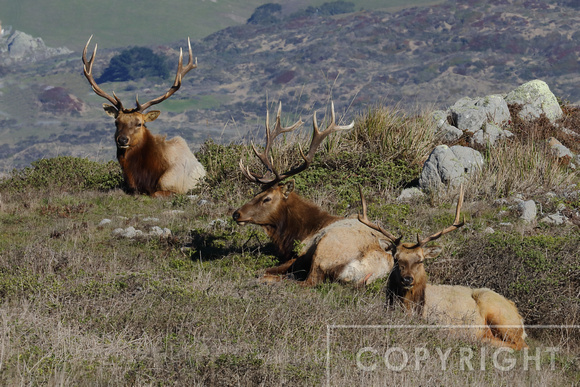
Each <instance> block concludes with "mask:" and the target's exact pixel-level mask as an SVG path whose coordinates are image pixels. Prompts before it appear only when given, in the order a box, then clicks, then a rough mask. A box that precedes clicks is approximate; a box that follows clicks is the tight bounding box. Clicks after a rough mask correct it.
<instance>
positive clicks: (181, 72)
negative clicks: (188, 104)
mask: <svg viewBox="0 0 580 387" xmlns="http://www.w3.org/2000/svg"><path fill="white" fill-rule="evenodd" d="M187 46H188V48H189V59H188V62H187V65H186V66H185V67H183V49H181V48H180V49H179V61H178V63H177V74H175V81H174V82H173V85H172V86H171V87H170V88H169V90H167V93H165V94H163V95H162V96H160V97H157V98H155V99H152V100H151V101H149V102H146V103H144V104H143V105H141V104H140V103H139V98H135V102H136V103H137V111H139V112H143V111H144V110H146V109H148V108H149V107H151V106H152V105H155V104H158V103H160V102H163V101H165V100H166V99H167V98H169V97H171V96H172V95H173V93H175V92H176V91H177V90H179V88H180V87H181V80H182V78H183V77H184V76H185V74H187V73H188V72H189V71H190V70H193V69H195V68H197V58H195V59H194V58H193V52H192V51H191V41H190V40H189V37H188V38H187Z"/></svg>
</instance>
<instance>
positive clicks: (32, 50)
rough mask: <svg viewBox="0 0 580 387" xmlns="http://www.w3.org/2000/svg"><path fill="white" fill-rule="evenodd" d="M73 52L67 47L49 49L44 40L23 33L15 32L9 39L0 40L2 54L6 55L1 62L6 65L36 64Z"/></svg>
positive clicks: (0, 56)
mask: <svg viewBox="0 0 580 387" xmlns="http://www.w3.org/2000/svg"><path fill="white" fill-rule="evenodd" d="M72 52H73V51H71V50H69V49H68V48H66V47H61V48H51V47H47V46H46V45H45V44H44V41H43V40H42V38H33V37H32V36H30V35H28V34H26V33H24V32H22V31H14V32H12V33H11V34H9V35H8V36H7V37H2V38H0V53H2V54H4V55H0V60H1V61H2V62H3V63H5V64H12V63H16V62H34V61H37V60H42V59H46V58H50V57H52V56H56V55H65V54H70V53H72Z"/></svg>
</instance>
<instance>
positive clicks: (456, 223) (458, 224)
mask: <svg viewBox="0 0 580 387" xmlns="http://www.w3.org/2000/svg"><path fill="white" fill-rule="evenodd" d="M462 205H463V184H462V185H461V186H460V187H459V199H458V200H457V207H456V208H455V220H454V221H453V224H452V225H451V226H449V227H447V228H445V229H443V230H441V231H439V232H438V233H435V234H433V235H431V236H429V237H427V238H425V239H423V240H419V235H417V245H418V246H423V245H425V244H426V243H427V242H431V241H433V240H435V239H437V238H439V237H441V236H443V235H445V234H447V233H449V232H451V231H454V230H457V229H458V228H459V227H461V226H463V225H464V224H465V215H463V221H461V222H460V221H459V219H460V218H461V206H462Z"/></svg>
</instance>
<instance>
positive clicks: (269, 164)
mask: <svg viewBox="0 0 580 387" xmlns="http://www.w3.org/2000/svg"><path fill="white" fill-rule="evenodd" d="M281 112H282V103H280V106H279V108H278V114H277V115H276V126H275V127H274V130H273V131H270V126H269V115H268V113H266V146H265V148H264V151H263V152H262V153H260V152H258V151H257V150H256V147H255V146H254V144H252V148H253V149H254V153H255V154H256V156H257V157H258V158H259V159H260V161H261V162H262V164H264V166H265V167H266V168H267V169H268V171H269V172H271V173H272V174H273V175H274V176H273V177H270V178H267V177H265V176H264V175H258V174H256V173H253V172H250V170H249V169H248V168H247V167H245V166H244V164H243V162H242V160H241V159H240V168H241V170H242V173H243V174H244V176H246V178H248V180H250V181H251V182H253V183H258V184H261V185H263V186H265V188H267V187H271V186H273V185H274V184H276V183H278V182H280V181H282V180H284V179H286V178H288V177H290V176H294V175H296V174H298V173H300V172H302V171H304V170H305V169H306V168H308V167H309V166H310V163H312V160H313V159H314V155H315V153H316V150H317V149H318V147H319V146H320V144H321V143H322V141H323V140H324V139H325V138H326V137H328V136H329V135H330V134H332V133H335V132H339V131H344V130H349V129H352V128H353V127H354V122H352V123H351V124H350V125H345V126H339V125H337V124H336V118H335V113H334V103H332V104H331V121H330V123H329V124H328V126H327V127H326V129H325V130H324V131H320V130H319V128H318V123H317V120H316V112H314V115H313V132H312V140H311V141H310V147H309V149H308V153H307V154H306V155H305V154H304V152H303V151H302V148H301V147H300V155H301V156H302V159H303V160H304V162H303V163H302V164H300V165H299V166H297V167H295V168H292V169H290V170H289V171H287V172H284V173H279V172H278V171H277V170H276V169H275V168H274V165H273V161H272V158H271V156H270V152H271V149H272V143H273V141H274V139H275V138H276V137H277V136H278V135H280V134H282V133H286V132H290V131H292V130H294V129H296V128H297V127H299V126H301V125H302V124H303V122H302V120H299V121H298V122H296V123H295V124H294V125H292V126H289V127H286V128H284V127H282V125H281V124H280V115H281Z"/></svg>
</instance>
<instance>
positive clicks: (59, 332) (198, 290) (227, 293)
mask: <svg viewBox="0 0 580 387" xmlns="http://www.w3.org/2000/svg"><path fill="white" fill-rule="evenodd" d="M379 113H380V112H379ZM373 114H374V113H373ZM361 119H362V118H361ZM357 124H360V123H359V122H357ZM406 128H407V129H406V130H416V131H420V130H426V128H425V127H424V126H423V127H421V126H419V125H410V126H407V127H406ZM409 128H411V129H409ZM359 130H360V131H361V132H359V135H360V136H357V137H346V136H345V137H341V138H339V139H336V142H335V144H334V145H335V146H333V147H323V148H322V149H321V150H320V152H319V154H318V155H317V158H316V159H315V162H314V163H313V165H312V166H311V168H309V169H308V170H306V171H305V172H303V173H302V174H301V175H299V176H297V177H296V179H297V190H298V193H299V194H301V195H303V196H306V197H307V198H309V199H311V200H313V201H315V202H317V203H318V204H320V205H322V206H323V207H325V208H326V209H328V210H329V211H330V212H332V213H334V214H341V215H354V214H356V213H357V212H358V211H359V203H358V183H361V184H362V185H363V189H364V193H365V195H366V197H367V201H368V203H369V210H368V212H369V217H370V218H371V219H372V220H375V219H377V220H378V221H382V223H383V225H384V226H385V227H386V228H387V229H388V230H390V231H393V232H396V231H400V232H401V233H404V234H405V236H406V239H410V240H412V239H413V237H414V234H415V233H421V234H425V235H427V234H429V233H432V232H435V231H438V230H440V229H441V228H442V227H444V226H446V225H448V224H449V223H450V222H451V221H452V219H453V214H454V202H453V200H454V196H456V195H455V193H453V194H449V195H447V196H445V195H443V196H442V197H441V198H438V199H435V200H432V201H431V200H430V199H429V198H425V199H419V200H416V201H414V202H412V203H399V202H397V200H396V197H397V194H398V192H400V189H401V187H402V184H403V182H406V181H411V180H413V179H414V178H416V177H417V175H418V168H417V167H416V166H415V165H412V164H411V163H409V161H408V159H405V157H409V156H410V155H412V157H413V158H414V157H416V156H415V155H417V154H420V153H421V151H418V150H417V149H410V150H409V151H408V152H403V153H401V152H399V151H396V150H395V149H394V148H393V147H390V146H389V145H390V144H384V145H386V146H381V148H380V150H378V149H379V148H378V147H375V145H376V144H377V143H378V142H379V141H378V140H379V139H381V138H382V137H381V136H380V130H379V128H372V130H368V133H370V134H369V135H364V136H363V134H364V130H365V127H361V128H359ZM373 133H374V134H373ZM377 135H378V136H379V137H378V138H377V137H375V136H377ZM361 138H365V140H361ZM276 147H277V153H276V155H277V156H278V157H277V158H276V162H280V163H281V164H282V167H286V166H288V165H292V164H293V163H294V162H295V161H296V160H297V157H298V155H297V148H296V146H295V145H294V144H293V143H292V141H290V139H288V141H287V142H286V143H285V144H283V145H279V144H276ZM389 149H393V150H392V151H389ZM536 149H537V148H536ZM250 152H251V151H250V149H249V147H248V146H247V145H219V144H215V143H213V142H210V141H208V142H206V143H205V144H204V146H203V147H202V148H201V149H200V151H199V152H198V153H197V156H198V158H199V159H200V161H201V162H202V164H204V165H205V166H206V168H207V171H208V177H207V179H206V180H205V182H204V183H203V184H202V185H201V186H199V187H198V188H196V189H194V190H193V191H192V192H191V193H192V194H194V195H196V196H194V197H190V196H188V195H177V196H174V197H171V198H165V199H153V198H150V197H147V196H130V195H126V194H125V193H124V192H123V191H122V190H120V189H119V188H118V187H119V185H118V184H119V180H118V179H119V171H118V167H117V165H116V164H115V163H112V164H111V163H94V162H91V161H88V160H86V159H81V158H70V157H59V158H54V159H47V160H38V161H37V162H36V163H35V164H34V165H33V166H32V167H31V168H27V169H23V170H17V171H15V172H14V173H13V174H12V175H11V176H9V177H8V179H7V180H3V181H2V182H1V183H0V224H1V227H2V233H0V295H1V297H2V308H1V311H0V312H1V313H0V326H1V327H2V332H3V335H2V336H1V337H0V349H1V350H0V364H1V366H0V381H1V382H0V383H1V384H3V385H15V384H26V385H149V384H157V385H165V384H177V385H231V384H232V383H234V384H238V383H239V384H241V385H260V384H263V385H284V384H286V385H309V386H310V385H325V384H326V372H327V368H326V366H327V363H326V359H327V349H330V352H329V353H328V355H329V359H330V368H329V371H330V374H331V377H332V381H333V384H336V385H361V384H363V385H382V384H384V381H385V380H389V383H393V384H401V385H427V384H436V385H481V386H484V385H490V384H497V385H516V386H520V385H521V386H523V385H529V384H533V383H534V382H536V381H537V380H542V382H543V383H544V384H546V385H554V386H557V385H571V384H574V383H578V382H579V381H580V369H579V365H578V353H579V345H580V343H578V335H577V334H576V332H575V331H560V330H552V331H549V330H545V331H538V330H534V329H530V330H528V335H529V336H530V339H529V341H528V343H529V345H530V347H531V351H532V352H531V355H532V356H533V354H534V353H535V352H534V351H535V350H536V349H539V350H544V349H545V348H547V347H559V348H561V349H562V350H561V351H560V352H559V353H558V354H557V356H556V358H555V366H556V369H555V371H551V369H550V367H549V365H550V361H551V359H550V357H549V356H548V355H547V354H546V353H545V352H544V353H542V354H541V355H542V356H541V369H540V370H539V371H538V370H536V369H535V367H534V365H533V363H532V366H531V367H530V369H529V370H527V371H524V370H523V367H522V362H523V356H524V355H523V354H522V353H516V354H513V355H511V356H513V358H514V359H515V360H516V361H517V362H518V363H517V364H518V365H517V366H516V367H515V368H514V370H512V371H508V372H506V371H499V370H497V369H495V368H494V367H493V359H492V358H491V356H492V354H493V351H494V349H493V348H491V347H487V346H481V345H480V344H477V343H473V342H470V341H468V340H465V339H461V338H457V337H455V336H453V335H452V333H450V332H447V331H441V330H437V329H423V328H414V327H415V326H417V325H421V324H425V323H426V322H425V321H423V320H422V319H421V318H419V317H416V316H408V315H406V314H405V313H404V312H403V311H401V310H400V309H398V308H394V309H387V308H386V307H385V293H384V287H385V285H386V280H382V281H377V282H375V283H373V284H372V285H370V286H368V287H366V288H362V289H361V288H354V287H351V286H345V285H341V284H337V283H323V284H320V285H318V286H316V287H314V288H303V287H301V286H300V285H299V284H298V283H296V282H295V281H292V280H290V279H288V280H284V281H281V282H280V283H277V284H272V285H264V284H262V283H260V282H259V281H258V278H259V277H260V276H261V275H262V274H263V272H264V270H265V269H266V268H268V267H271V266H273V265H275V264H277V259H276V255H275V252H274V251H273V248H272V246H271V244H270V243H269V241H268V238H267V236H266V235H265V233H264V232H263V230H262V229H261V228H259V227H256V226H251V225H250V226H245V227H240V226H238V225H236V224H235V222H234V221H233V220H232V219H231V214H232V212H233V211H234V210H235V209H236V208H237V207H239V206H240V205H242V204H243V203H244V202H246V201H248V200H249V199H250V198H251V196H252V193H253V192H254V191H255V189H256V187H252V186H251V184H249V183H248V182H246V181H244V179H243V177H242V175H241V173H240V171H239V167H238V165H237V163H238V160H239V159H240V158H244V159H245V160H247V162H248V164H249V165H250V167H251V168H252V170H256V171H260V165H258V164H257V163H256V162H255V161H253V160H252V158H251V157H249V156H248V154H250ZM538 157H540V156H538ZM520 172H521V176H522V179H532V178H533V176H531V175H533V171H532V172H530V171H528V169H527V168H526V169H523V170H522V171H520ZM559 173H562V174H564V175H566V176H568V177H569V178H570V179H572V181H573V182H575V183H576V184H578V180H577V179H578V177H577V175H574V174H573V172H572V171H569V170H567V169H566V168H565V167H561V170H559ZM526 174H531V175H530V176H528V175H526ZM489 177H490V179H492V178H493V176H489ZM574 179H575V180H574ZM477 181H478V182H480V185H479V186H476V185H474V184H470V185H468V186H467V192H466V203H465V204H464V209H463V212H464V213H466V214H467V215H468V216H467V225H466V226H464V227H463V228H462V229H460V230H459V231H456V232H454V233H450V234H448V235H446V236H444V237H443V238H441V240H440V241H438V242H439V243H441V244H442V245H444V247H445V249H444V252H443V254H442V255H441V256H440V257H439V258H438V259H437V260H434V261H431V262H427V264H426V265H427V271H428V273H429V278H430V281H432V282H434V283H451V284H462V285H469V286H487V287H491V288H493V289H494V290H496V291H498V292H500V293H502V294H504V295H506V296H507V297H508V298H510V299H512V300H514V301H515V302H516V304H517V305H518V308H519V309H520V311H521V313H522V315H523V316H524V318H525V319H526V322H527V323H531V324H560V323H566V324H578V321H577V316H578V315H579V314H578V313H579V307H580V306H579V305H580V300H579V299H578V296H577V289H578V287H579V286H580V284H579V283H578V279H579V278H580V276H579V273H580V267H579V265H578V262H579V261H580V256H579V255H578V254H579V252H580V246H579V245H578V243H579V242H578V241H579V240H580V235H579V229H578V227H577V226H575V225H565V226H542V227H536V226H535V225H524V224H519V223H518V220H517V214H515V213H512V212H510V211H507V213H506V214H504V215H502V216H501V217H500V216H499V215H498V212H499V211H500V210H502V209H508V208H507V206H504V207H496V206H494V205H493V204H492V203H493V200H494V199H497V198H498V197H499V195H495V196H494V194H492V193H490V192H494V191H493V190H491V189H490V188H489V187H490V186H491V185H493V184H494V182H493V180H485V181H483V183H482V180H477ZM535 192H536V190H535V189H534V190H533V191H529V192H524V193H525V194H529V195H532V194H534V193H535ZM558 195H559V196H558V198H560V199H550V200H551V202H550V204H549V206H556V205H557V204H556V203H558V204H560V203H564V204H565V205H566V206H571V207H572V208H574V205H576V203H577V200H576V199H571V198H569V197H568V196H565V195H564V194H562V195H560V194H558ZM482 198H485V200H482ZM534 198H535V199H536V200H544V199H543V197H542V196H541V195H538V196H534ZM201 199H204V200H206V201H207V202H206V203H205V204H203V205H202V204H199V201H200V200H201ZM105 218H106V219H110V221H111V222H110V223H108V224H102V223H101V221H102V220H103V219H105ZM218 220H219V221H218ZM504 220H509V221H510V222H512V223H513V224H514V225H515V226H514V227H513V228H512V229H507V230H505V229H501V228H500V226H499V225H498V224H499V223H500V222H501V221H504ZM153 225H157V226H159V227H167V228H169V229H170V230H171V231H172V235H171V237H169V238H159V237H145V238H140V239H136V240H130V239H126V238H122V237H118V236H115V235H114V234H113V230H114V229H116V228H127V227H135V228H136V229H140V230H143V231H147V230H148V227H151V226H153ZM487 226H493V227H494V228H496V229H498V231H496V233H494V234H485V233H483V232H481V230H483V229H485V227H487ZM331 325H335V326H336V325H341V326H342V325H344V326H352V325H356V326H377V325H381V326H382V325H387V326H391V327H386V328H380V329H379V328H376V329H338V328H337V329H334V330H333V331H332V332H331V334H330V336H327V334H328V332H329V331H328V329H329V328H328V326H331ZM400 325H405V326H410V328H405V329H402V328H393V326H400ZM327 338H329V340H330V341H329V342H328V346H327ZM394 346H396V347H399V348H402V349H403V350H405V351H408V354H409V356H410V357H409V367H408V368H407V369H405V370H404V371H402V372H393V371H390V370H388V369H387V368H386V366H384V364H385V363H384V362H383V361H382V356H383V355H384V354H385V352H386V350H387V349H388V348H391V347H394ZM365 347H373V348H375V349H376V350H377V353H378V355H377V356H374V355H372V354H371V355H372V356H370V355H369V357H365V358H364V359H363V360H364V361H368V362H372V361H374V360H377V365H378V367H377V369H376V370H375V371H373V372H365V371H362V370H360V369H358V368H357V365H356V359H357V353H358V351H360V350H361V349H362V348H365ZM416 347H421V348H423V347H425V348H427V349H428V350H429V351H430V353H431V360H435V359H437V355H436V348H440V349H442V350H443V351H445V350H446V349H451V353H450V355H449V360H448V364H449V367H448V369H447V370H446V371H443V370H442V369H441V367H440V365H439V363H437V362H436V361H426V362H425V364H424V368H422V369H421V370H419V371H415V369H414V364H415V362H414V357H413V356H414V348H416ZM461 348H463V349H467V350H471V351H473V353H474V358H473V365H474V368H475V369H474V371H464V370H462V369H461V366H460V364H461V363H460V361H461V353H460V352H459V351H460V349H461ZM482 349H483V350H484V351H487V352H486V353H487V357H486V358H484V359H483V364H484V365H486V367H485V369H484V370H483V371H482V370H480V368H479V366H480V364H481V363H480V359H479V357H480V354H481V353H482V352H481V351H482ZM373 356H374V357H373ZM502 356H503V355H502Z"/></svg>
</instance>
